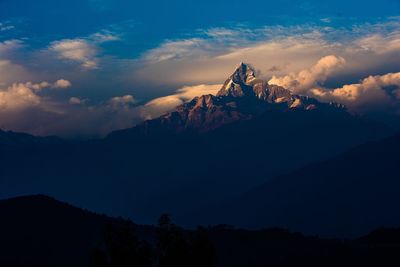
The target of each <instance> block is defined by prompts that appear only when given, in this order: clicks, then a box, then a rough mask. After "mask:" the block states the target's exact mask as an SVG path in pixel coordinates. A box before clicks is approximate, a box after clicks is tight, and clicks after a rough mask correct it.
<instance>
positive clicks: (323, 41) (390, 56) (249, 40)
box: [135, 18, 400, 86]
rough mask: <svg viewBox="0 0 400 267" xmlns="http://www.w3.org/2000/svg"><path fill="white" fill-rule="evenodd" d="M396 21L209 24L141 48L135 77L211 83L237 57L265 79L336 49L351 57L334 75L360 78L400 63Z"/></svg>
mask: <svg viewBox="0 0 400 267" xmlns="http://www.w3.org/2000/svg"><path fill="white" fill-rule="evenodd" d="M399 27H400V20H399V19H398V18H392V19H388V20H385V21H382V22H379V23H375V24H371V23H365V24H349V25H348V26H346V27H337V28H334V27H327V26H315V25H310V24H304V25H295V26H288V27H285V26H265V27H259V28H255V27H253V28H252V27H245V26H243V25H242V26H237V27H232V28H211V29H206V30H202V31H197V32H196V33H195V34H193V35H194V36H193V37H190V38H186V39H176V40H166V41H165V42H163V43H162V44H160V45H159V46H158V47H157V48H154V49H151V50H148V51H146V52H145V53H144V54H143V55H142V57H141V58H140V59H139V61H138V67H137V68H136V69H135V79H136V80H138V81H146V82H148V83H151V84H154V85H161V84H162V85H165V84H168V85H171V86H182V85H188V84H200V83H210V84H214V83H218V82H221V81H223V80H224V79H225V78H226V77H227V76H228V75H229V74H230V73H231V71H232V69H233V68H234V66H236V65H237V64H238V62H242V61H244V62H250V63H252V64H253V65H254V66H257V68H259V69H260V70H262V73H261V75H262V78H264V79H270V78H271V77H272V76H273V75H275V76H279V77H282V76H286V75H289V74H290V73H298V72H300V71H301V70H304V69H306V68H307V67H309V66H310V65H311V64H314V62H316V61H317V60H319V59H320V58H322V57H324V56H326V55H336V57H337V58H345V59H346V60H348V62H350V64H346V65H345V66H343V67H342V68H341V69H340V68H339V69H337V77H338V78H339V79H341V77H345V76H346V77H349V76H350V75H351V76H352V78H353V79H354V80H359V79H361V78H363V77H365V76H367V75H370V74H379V71H382V70H383V69H384V70H385V71H386V72H390V71H395V70H396V69H399V68H400V61H399V60H398V59H399V56H398V55H399V53H400V31H399V30H398V29H399ZM333 71H336V70H333ZM338 85H339V83H338Z"/></svg>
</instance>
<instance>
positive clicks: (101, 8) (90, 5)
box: [0, 0, 400, 137]
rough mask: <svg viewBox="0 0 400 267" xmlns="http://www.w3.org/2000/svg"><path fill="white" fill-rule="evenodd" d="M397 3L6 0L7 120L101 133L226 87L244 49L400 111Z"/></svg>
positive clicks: (248, 55) (313, 90)
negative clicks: (228, 78)
mask: <svg viewBox="0 0 400 267" xmlns="http://www.w3.org/2000/svg"><path fill="white" fill-rule="evenodd" d="M399 15H400V2H399V1H398V0H382V1H358V0H357V1H355V0H353V1H351V0H350V1H349V0H348V1H341V0H339V1H338V0H336V1H332V0H329V1H300V0H295V1H288V0H287V1H286V0H285V1H259V0H255V1H252V2H245V1H225V0H224V1H209V0H205V1H198V2H197V3H195V2H193V1H183V0H175V1H140V2H138V1H128V0H113V1H111V0H85V1H84V0H79V1H78V0H70V1H64V0H59V1H54V0H37V1H27V0H0V127H2V128H4V129H10V130H16V131H26V132H31V133H34V134H40V135H46V134H57V135H62V136H67V137H88V136H101V135H104V134H106V133H108V132H109V131H112V130H115V129H118V128H124V127H129V126H132V125H134V124H135V123H138V122H140V121H142V120H143V119H146V118H152V117H154V116H157V115H159V114H160V113H162V112H165V111H168V110H170V109H171V108H172V107H173V105H175V104H180V103H182V102H184V101H187V100H189V98H190V97H192V96H195V95H198V94H202V93H204V92H207V93H209V92H214V91H216V90H217V89H218V86H219V84H221V83H223V81H224V79H225V78H226V77H227V76H229V74H230V73H231V72H232V71H233V69H234V68H235V66H236V65H237V64H238V63H239V62H241V61H244V62H248V63H250V64H252V65H253V66H254V67H255V68H257V71H258V72H259V76H261V77H262V78H264V79H266V80H271V81H272V80H273V81H274V83H280V85H283V86H286V87H290V88H288V89H291V90H293V91H295V92H296V93H302V94H308V95H310V96H313V97H318V98H319V99H320V100H321V101H331V100H334V101H339V102H343V103H344V104H346V105H348V106H350V108H352V109H354V110H355V111H357V112H372V111H374V112H375V111H376V110H380V111H381V110H382V108H381V106H385V107H387V106H388V102H387V101H389V100H390V105H389V106H390V107H393V108H392V109H391V110H390V112H391V113H395V114H397V113H398V107H397V102H396V101H397V91H396V90H393V91H391V92H389V93H387V92H386V91H387V90H386V87H390V88H397V87H396V86H397V84H396V82H397V80H396V79H397V76H393V77H392V76H390V77H389V76H385V75H387V74H390V73H397V72H398V71H399V66H400V65H399V63H398V62H400V61H399V59H400V58H399V52H400V41H399V40H400V33H399V32H400V29H399V25H400V19H399ZM369 76H373V77H375V80H374V82H375V83H374V84H375V85H374V86H375V87H377V86H378V87H379V86H380V89H381V91H373V90H375V89H371V82H370V81H366V82H369V83H366V82H363V81H364V79H365V78H368V77H369ZM378 76H379V77H378ZM388 77H389V78H390V79H389V78H388ZM388 79H389V80H390V81H389V82H388ZM300 80H301V81H302V82H303V83H304V84H302V85H301V86H297V87H296V86H294V84H296V82H299V81H300ZM40 84H41V85H40ZM346 85H351V86H352V87H351V86H350V87H349V86H348V87H346ZM393 86H394V87H393ZM375 87H374V88H375ZM349 88H352V90H355V91H351V92H349V91H348V90H349ZM335 89H341V90H336V91H335ZM385 90H386V91H385ZM383 91H385V92H386V93H387V95H384V94H383ZM18 92H23V94H22V95H23V97H21V94H19V93H18ZM371 92H372V93H371ZM18 94H19V95H18ZM354 95H357V99H355V100H354V99H353V98H354ZM377 95H378V96H380V97H381V98H377V97H376V96H377ZM399 95H400V94H399ZM17 96H19V98H18V100H14V98H15V97H17ZM345 96H346V97H345ZM372 96H373V97H372ZM371 99H379V101H380V102H376V103H375V102H374V103H371V102H372V101H371ZM395 100H396V101H395ZM385 112H386V111H385ZM78 125H79V127H77V126H78ZM81 125H85V127H81Z"/></svg>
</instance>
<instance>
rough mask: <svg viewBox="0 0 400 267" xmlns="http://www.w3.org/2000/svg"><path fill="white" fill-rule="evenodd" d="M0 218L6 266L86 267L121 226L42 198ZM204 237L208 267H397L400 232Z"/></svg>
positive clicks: (145, 235)
mask: <svg viewBox="0 0 400 267" xmlns="http://www.w3.org/2000/svg"><path fill="white" fill-rule="evenodd" d="M0 217H1V220H0V237H1V238H0V266H7V267H14V266H18V267H20V266H21V267H22V266H29V267H35V266H38V267H39V266H40V267H50V266H90V262H91V261H90V258H91V255H93V254H92V252H93V249H94V248H98V247H99V246H98V245H99V244H101V243H102V232H103V227H104V225H105V224H112V225H114V227H116V228H118V227H120V225H122V224H123V221H122V220H119V219H113V218H109V217H106V216H100V215H96V214H94V213H90V212H88V211H84V210H81V209H78V208H75V207H72V206H70V205H67V204H64V203H61V202H58V201H56V200H54V199H52V198H48V197H45V196H29V197H21V198H16V199H10V200H5V201H0ZM137 233H138V236H140V238H142V239H146V240H148V241H150V243H152V241H151V240H152V239H153V238H154V237H155V235H156V233H157V228H155V227H150V226H149V227H147V226H137ZM206 233H207V235H208V238H209V240H210V241H211V243H212V245H213V247H214V251H215V255H216V257H215V261H214V263H215V265H210V267H211V266H218V267H225V266H226V267H228V266H229V267H235V266H237V267H248V266H253V267H261V266H272V267H274V266H276V267H278V266H280V267H289V266H335V267H336V266H337V267H339V266H340V267H347V266H349V267H350V266H351V267H354V266H380V267H386V266H398V265H399V264H400V257H399V255H400V253H399V252H400V230H396V229H380V230H378V231H375V232H372V233H371V234H369V235H367V236H365V237H363V238H361V239H357V240H354V241H336V240H324V239H320V238H318V237H307V236H304V235H302V234H298V233H291V232H289V231H286V230H282V229H268V230H262V231H247V230H235V229H231V228H227V227H223V226H218V227H213V228H209V229H208V230H206ZM153 243H154V242H153ZM117 255H118V253H117ZM208 266H209V265H207V266H202V267H208ZM138 267H140V266H138Z"/></svg>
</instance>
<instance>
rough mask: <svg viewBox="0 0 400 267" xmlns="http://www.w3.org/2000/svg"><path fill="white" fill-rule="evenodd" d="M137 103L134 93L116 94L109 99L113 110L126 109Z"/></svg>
mask: <svg viewBox="0 0 400 267" xmlns="http://www.w3.org/2000/svg"><path fill="white" fill-rule="evenodd" d="M135 103H136V100H135V98H134V97H133V96H132V95H125V96H116V97H113V98H111V99H110V100H109V105H110V107H111V109H112V110H114V111H116V110H121V109H122V110H126V109H129V108H131V107H133V105H134V104H135Z"/></svg>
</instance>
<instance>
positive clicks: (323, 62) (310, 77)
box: [269, 55, 400, 113]
mask: <svg viewBox="0 0 400 267" xmlns="http://www.w3.org/2000/svg"><path fill="white" fill-rule="evenodd" d="M345 64H346V61H345V60H344V59H343V58H341V57H337V56H334V55H331V56H327V57H323V58H321V59H320V60H319V61H318V63H317V64H315V65H314V66H312V67H311V68H308V69H304V70H302V71H300V72H298V73H292V74H289V75H285V76H282V77H276V76H274V77H272V79H270V80H269V84H276V85H280V86H283V87H285V88H287V89H289V90H291V91H293V92H294V93H300V94H304V95H308V96H311V97H315V98H317V99H319V100H321V101H324V102H337V103H341V104H345V105H346V106H347V107H348V108H349V109H350V110H353V111H357V112H367V113H368V112H371V111H373V110H375V109H388V112H392V113H396V112H397V106H398V105H399V104H400V73H399V72H397V73H388V74H385V75H371V76H369V77H367V78H364V79H362V80H361V81H360V82H359V83H354V84H346V85H343V86H341V87H339V88H327V87H325V86H324V84H323V83H324V82H325V81H326V79H327V78H329V76H331V75H334V74H335V71H336V70H338V69H339V68H343V67H344V65H345Z"/></svg>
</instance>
